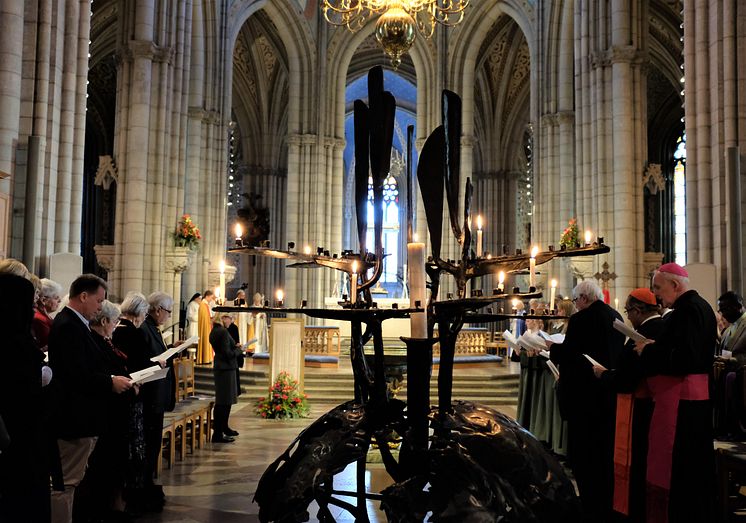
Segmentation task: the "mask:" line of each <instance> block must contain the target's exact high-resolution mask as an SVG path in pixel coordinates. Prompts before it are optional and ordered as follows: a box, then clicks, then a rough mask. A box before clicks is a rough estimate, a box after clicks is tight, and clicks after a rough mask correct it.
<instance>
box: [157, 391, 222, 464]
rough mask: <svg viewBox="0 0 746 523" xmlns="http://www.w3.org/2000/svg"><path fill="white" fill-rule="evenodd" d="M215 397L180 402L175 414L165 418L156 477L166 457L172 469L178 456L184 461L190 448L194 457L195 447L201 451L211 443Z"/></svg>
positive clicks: (192, 398)
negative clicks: (205, 445)
mask: <svg viewBox="0 0 746 523" xmlns="http://www.w3.org/2000/svg"><path fill="white" fill-rule="evenodd" d="M213 405H214V402H213V400H212V398H198V397H194V396H192V397H191V398H190V399H187V400H183V401H180V402H178V403H177V404H176V406H175V407H174V410H173V412H167V413H166V414H165V415H164V416H163V432H162V440H161V441H162V448H161V453H160V454H159V455H158V463H157V464H156V476H160V475H161V471H162V470H163V460H164V458H165V459H166V461H167V462H168V468H172V467H173V465H174V461H175V460H176V458H177V457H178V459H179V460H183V459H184V458H185V456H186V454H187V452H186V450H187V447H188V448H189V449H190V450H191V453H192V454H194V449H195V448H202V447H203V446H204V444H205V443H206V442H207V441H209V436H210V429H211V425H212V407H213Z"/></svg>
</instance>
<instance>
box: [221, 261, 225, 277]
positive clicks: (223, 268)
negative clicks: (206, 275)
mask: <svg viewBox="0 0 746 523" xmlns="http://www.w3.org/2000/svg"><path fill="white" fill-rule="evenodd" d="M224 272H225V260H220V274H223V273H224Z"/></svg>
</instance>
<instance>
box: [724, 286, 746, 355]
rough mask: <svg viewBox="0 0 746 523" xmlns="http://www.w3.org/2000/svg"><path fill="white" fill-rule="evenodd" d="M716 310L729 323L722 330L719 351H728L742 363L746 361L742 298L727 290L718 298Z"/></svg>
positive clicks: (745, 333) (745, 332)
mask: <svg viewBox="0 0 746 523" xmlns="http://www.w3.org/2000/svg"><path fill="white" fill-rule="evenodd" d="M718 311H719V312H720V314H722V315H723V318H725V319H726V320H727V321H728V323H729V325H728V328H727V329H725V330H724V331H723V334H722V339H721V340H720V351H719V352H720V353H722V352H723V351H724V350H727V351H730V352H731V355H732V357H733V358H735V359H736V360H738V363H739V364H741V365H743V364H745V363H746V312H745V311H744V310H743V298H741V296H739V295H738V294H737V293H735V292H733V291H728V292H726V293H724V294H723V295H722V296H720V297H719V298H718Z"/></svg>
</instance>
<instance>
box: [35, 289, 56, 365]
mask: <svg viewBox="0 0 746 523" xmlns="http://www.w3.org/2000/svg"><path fill="white" fill-rule="evenodd" d="M60 301H62V285H60V284H59V283H57V282H56V281H52V280H50V279H48V278H43V279H41V280H40V290H39V298H38V299H37V301H36V305H35V307H34V319H33V322H32V330H33V332H34V338H35V339H36V343H37V345H38V347H39V349H40V350H42V351H44V352H47V342H48V340H49V331H50V330H52V317H51V316H50V314H53V313H54V312H56V311H57V308H58V307H59V306H60Z"/></svg>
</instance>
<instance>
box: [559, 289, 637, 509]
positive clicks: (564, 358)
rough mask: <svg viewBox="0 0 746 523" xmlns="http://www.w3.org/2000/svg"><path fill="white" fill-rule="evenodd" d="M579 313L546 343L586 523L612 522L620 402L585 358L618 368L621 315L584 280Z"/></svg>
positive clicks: (575, 295) (576, 291)
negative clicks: (615, 325) (556, 339)
mask: <svg viewBox="0 0 746 523" xmlns="http://www.w3.org/2000/svg"><path fill="white" fill-rule="evenodd" d="M573 301H574V302H575V307H576V308H577V312H576V313H575V314H573V315H572V316H571V317H570V321H569V322H568V326H567V334H566V336H565V340H564V342H563V343H555V344H553V343H552V342H550V341H547V342H546V343H547V347H549V349H550V355H551V360H552V362H553V363H554V364H555V365H557V366H558V367H559V372H560V379H559V382H558V390H557V393H558V395H559V407H560V412H561V414H562V418H563V419H564V420H565V421H567V441H568V448H567V458H568V463H569V465H570V468H571V469H572V471H573V474H574V475H575V479H576V481H577V485H578V491H579V494H580V500H581V503H582V506H583V512H584V518H585V519H584V521H588V522H598V523H603V522H606V521H610V520H611V519H612V517H613V514H612V512H613V511H612V493H613V483H614V471H613V465H612V464H613V455H614V445H613V444H614V411H615V403H616V397H615V395H614V394H613V393H612V392H611V391H609V390H607V389H606V388H605V387H603V386H602V384H601V383H600V382H599V381H598V380H597V379H596V378H595V376H594V374H593V367H592V365H591V363H590V361H589V360H588V359H587V358H586V357H585V355H588V356H590V357H591V358H593V359H594V360H595V361H597V362H599V363H600V364H601V365H603V366H604V367H606V368H614V366H615V365H616V361H617V358H618V357H619V354H620V353H621V351H622V346H623V344H624V336H623V335H622V334H621V333H620V332H617V331H616V330H614V328H613V322H614V320H615V319H620V320H621V316H620V315H619V313H618V312H617V311H615V310H614V309H612V308H611V307H609V306H608V305H607V304H606V303H604V302H603V293H602V291H601V288H600V287H599V286H598V285H597V284H596V283H594V282H592V281H588V280H584V281H582V282H580V283H579V284H578V285H577V286H576V287H575V288H574V289H573Z"/></svg>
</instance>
